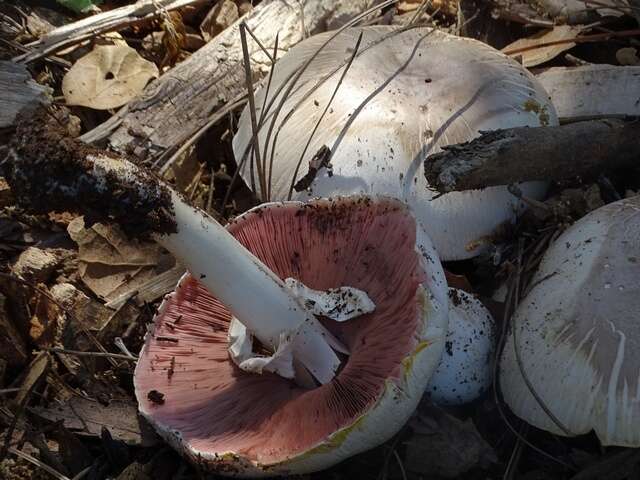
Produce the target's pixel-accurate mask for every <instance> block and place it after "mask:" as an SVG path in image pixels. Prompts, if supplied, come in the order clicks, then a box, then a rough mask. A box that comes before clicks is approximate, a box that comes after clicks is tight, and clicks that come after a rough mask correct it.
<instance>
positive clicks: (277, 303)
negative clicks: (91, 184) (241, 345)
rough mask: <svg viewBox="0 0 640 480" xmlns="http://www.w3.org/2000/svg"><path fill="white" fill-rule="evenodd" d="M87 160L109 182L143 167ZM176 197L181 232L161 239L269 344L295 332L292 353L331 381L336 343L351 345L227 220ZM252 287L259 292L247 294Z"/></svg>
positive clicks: (129, 179)
mask: <svg viewBox="0 0 640 480" xmlns="http://www.w3.org/2000/svg"><path fill="white" fill-rule="evenodd" d="M88 160H91V161H93V172H92V173H93V175H94V176H95V177H96V178H98V179H100V178H104V180H105V182H106V181H107V180H108V175H116V176H117V177H118V178H119V180H120V181H122V182H124V183H126V184H136V180H137V178H138V177H139V171H140V170H139V169H138V167H137V166H135V165H134V164H132V163H130V162H128V161H124V160H121V159H114V158H109V157H107V156H92V157H91V158H88ZM105 184H106V183H105ZM98 188H100V185H98ZM139 188H140V192H141V194H144V193H146V192H147V191H148V190H149V188H150V186H149V185H148V184H144V185H142V184H140V186H139ZM157 188H158V189H160V186H158V187H157ZM152 193H153V192H152ZM152 193H150V194H152ZM171 203H172V205H171V207H172V208H171V212H170V213H172V215H173V218H174V221H175V223H176V225H177V232H176V233H171V234H162V235H160V234H156V235H155V236H154V238H155V239H156V241H157V242H158V243H160V244H161V245H162V246H164V247H165V248H166V249H167V250H169V251H170V252H171V253H172V254H173V255H174V256H175V257H176V258H177V259H178V260H179V261H180V263H182V265H184V266H185V267H186V268H187V269H188V270H189V271H190V272H191V273H192V274H193V275H194V276H195V277H196V278H198V280H199V281H200V282H201V283H203V284H204V285H205V286H206V287H207V288H208V289H209V291H210V292H212V293H213V294H214V295H216V297H217V298H218V299H220V300H221V301H222V302H223V303H224V304H225V305H226V306H227V308H229V310H230V311H231V312H232V313H233V314H234V316H236V317H237V318H239V319H241V320H242V323H243V324H244V325H245V326H246V327H247V328H248V329H249V330H250V331H251V333H252V334H253V335H254V336H255V337H256V338H258V339H259V340H260V342H262V343H263V344H264V345H265V346H266V347H269V348H272V349H273V350H274V351H275V350H276V349H277V346H278V345H279V340H280V336H281V334H282V333H283V332H295V333H294V336H293V338H292V340H291V341H292V344H293V356H294V357H295V358H296V360H297V361H299V362H300V363H301V364H302V365H304V367H305V368H306V369H308V370H309V372H310V373H311V374H312V375H313V377H314V378H316V380H317V381H318V382H320V383H321V384H325V383H327V382H329V381H331V379H332V378H333V377H334V375H335V373H336V371H337V370H338V368H339V366H340V359H339V358H338V356H337V355H336V353H335V352H334V348H335V349H337V350H338V351H341V352H343V353H346V352H348V350H347V349H346V347H344V346H343V345H342V344H341V342H340V341H339V340H338V339H336V338H335V337H334V336H333V335H332V334H331V333H330V332H329V331H328V330H327V329H326V328H325V327H323V326H322V325H321V324H320V323H319V322H318V321H317V319H316V318H315V316H314V315H313V314H312V313H311V312H309V311H308V310H307V309H306V307H305V306H304V305H302V304H301V303H300V302H299V301H298V299H297V298H296V297H295V296H294V295H293V294H292V293H291V291H290V290H289V289H288V288H287V287H286V286H285V284H284V282H283V281H282V280H281V279H280V278H279V277H278V276H277V275H275V274H274V273H273V272H272V271H271V270H270V269H269V268H267V267H266V265H265V264H264V263H263V262H261V261H260V260H258V258H257V257H256V256H255V255H253V254H252V253H251V252H249V251H248V250H247V249H246V248H244V247H243V246H242V245H241V244H240V243H239V242H238V241H237V240H236V239H235V238H234V237H233V236H232V235H230V234H229V232H228V231H227V230H226V229H225V228H224V227H223V226H222V225H220V224H219V223H218V222H216V221H215V220H214V219H213V218H212V217H211V216H209V215H207V214H206V213H204V212H203V211H201V210H199V209H197V208H195V207H192V206H190V205H188V204H187V203H185V202H184V200H182V198H181V196H180V195H178V194H177V193H176V192H174V191H171ZM247 292H254V293H255V292H259V293H260V294H259V295H257V294H251V295H247V294H246V293H247Z"/></svg>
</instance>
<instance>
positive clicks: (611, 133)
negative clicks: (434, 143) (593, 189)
mask: <svg viewBox="0 0 640 480" xmlns="http://www.w3.org/2000/svg"><path fill="white" fill-rule="evenodd" d="M638 138H640V122H629V123H625V122H622V121H620V120H617V119H609V120H592V121H587V122H577V123H572V124H569V125H562V126H559V127H539V128H528V127H518V128H511V129H506V130H497V131H493V132H488V133H485V134H483V135H482V136H480V137H479V138H477V139H475V140H473V141H471V142H467V143H462V144H459V145H451V146H448V147H446V148H445V149H444V151H443V152H439V153H436V154H434V155H430V156H429V157H428V158H427V159H426V160H425V176H426V177H427V180H428V182H429V185H431V186H432V187H433V188H435V189H436V190H438V191H439V192H441V193H446V192H451V191H460V190H472V189H478V188H484V187H490V186H496V185H509V184H512V183H518V182H524V181H533V180H556V181H561V180H570V179H575V178H576V177H578V178H581V179H585V180H586V179H591V178H594V177H597V176H598V175H599V174H600V173H602V172H603V171H609V170H614V169H620V168H625V167H633V166H640V142H639V141H638Z"/></svg>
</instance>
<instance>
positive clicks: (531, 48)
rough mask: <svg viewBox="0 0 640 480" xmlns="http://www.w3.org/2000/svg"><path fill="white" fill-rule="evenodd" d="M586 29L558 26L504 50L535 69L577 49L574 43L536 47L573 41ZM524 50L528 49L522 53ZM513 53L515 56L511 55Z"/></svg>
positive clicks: (512, 44)
mask: <svg viewBox="0 0 640 480" xmlns="http://www.w3.org/2000/svg"><path fill="white" fill-rule="evenodd" d="M583 29H584V27H583V26H581V25H556V26H555V27H553V28H552V29H551V30H543V31H541V32H538V33H536V34H535V35H533V36H531V37H528V38H521V39H519V40H516V41H515V42H513V43H511V44H509V45H507V46H506V47H504V48H503V49H502V51H503V52H504V53H506V54H507V55H512V56H518V57H521V58H522V64H523V65H524V66H525V67H534V66H536V65H540V64H542V63H545V62H548V61H549V60H552V59H554V58H555V57H557V56H558V55H560V54H561V53H562V52H565V51H567V50H569V49H571V48H573V47H575V45H576V44H575V43H574V42H565V43H558V44H556V45H548V46H546V47H544V46H541V47H536V45H543V44H546V43H549V42H557V41H563V40H571V39H573V38H576V37H577V36H578V35H579V34H580V32H582V30H583ZM522 49H527V50H524V51H520V50H522ZM511 52H513V54H512V53H511Z"/></svg>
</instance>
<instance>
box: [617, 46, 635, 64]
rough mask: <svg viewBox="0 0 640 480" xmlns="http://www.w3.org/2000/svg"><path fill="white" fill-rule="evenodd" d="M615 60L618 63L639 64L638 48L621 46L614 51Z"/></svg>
mask: <svg viewBox="0 0 640 480" xmlns="http://www.w3.org/2000/svg"><path fill="white" fill-rule="evenodd" d="M616 60H618V63H619V64H620V65H632V66H633V65H640V57H638V50H636V49H635V48H633V47H625V48H621V49H620V50H618V51H617V52H616Z"/></svg>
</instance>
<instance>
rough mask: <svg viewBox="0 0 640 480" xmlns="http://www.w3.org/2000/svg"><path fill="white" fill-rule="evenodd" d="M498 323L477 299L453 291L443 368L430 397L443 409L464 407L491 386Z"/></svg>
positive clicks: (431, 385)
mask: <svg viewBox="0 0 640 480" xmlns="http://www.w3.org/2000/svg"><path fill="white" fill-rule="evenodd" d="M494 330H495V322H494V320H493V317H492V316H491V313H489V310H487V308H486V307H485V306H484V305H483V304H482V302H480V300H478V299H477V298H476V297H474V296H473V295H471V294H469V293H467V292H465V291H464V290H459V289H457V288H450V289H449V331H448V333H447V339H446V340H445V349H444V353H443V354H442V358H441V359H440V364H439V365H438V368H437V369H436V371H435V373H434V374H433V375H432V376H431V380H429V385H428V386H427V395H428V396H429V397H430V398H431V400H433V401H434V402H435V403H437V404H439V405H461V404H463V403H468V402H471V401H473V400H475V399H476V398H478V397H479V396H480V395H482V394H483V393H484V392H485V391H486V390H487V389H488V388H489V385H490V384H491V377H492V375H491V374H492V369H491V365H492V362H491V359H492V358H493V352H494V350H495V335H494Z"/></svg>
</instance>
